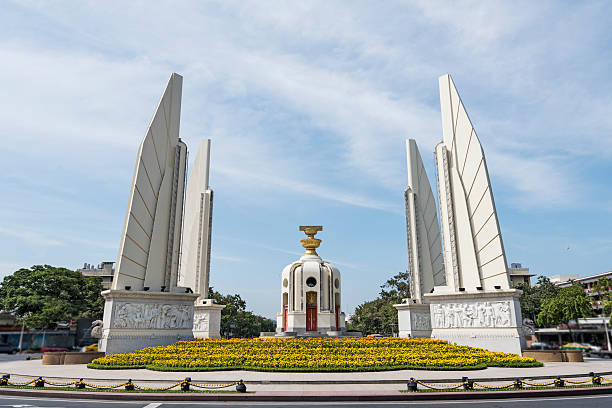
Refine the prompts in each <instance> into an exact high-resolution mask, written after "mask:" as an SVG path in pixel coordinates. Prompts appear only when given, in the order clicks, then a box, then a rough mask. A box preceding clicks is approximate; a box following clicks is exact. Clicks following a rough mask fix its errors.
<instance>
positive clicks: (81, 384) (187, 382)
mask: <svg viewBox="0 0 612 408" xmlns="http://www.w3.org/2000/svg"><path fill="white" fill-rule="evenodd" d="M10 378H11V376H10V374H4V375H3V376H2V378H0V386H7V385H13V386H20V387H27V386H31V385H32V384H33V387H35V388H44V387H45V385H49V386H52V387H74V388H76V389H80V390H84V389H87V388H93V389H97V390H112V389H117V388H122V387H123V388H124V389H125V390H126V391H134V390H140V391H160V392H163V391H169V390H172V389H174V388H177V387H178V388H180V390H181V391H184V392H188V391H195V390H193V389H192V388H191V387H193V388H199V389H202V390H218V389H222V388H228V387H231V386H234V385H235V386H236V391H237V392H246V385H245V384H244V382H243V381H242V380H240V381H232V382H229V383H210V384H208V383H198V382H193V381H192V380H191V377H187V378H185V379H184V380H183V381H179V382H177V383H174V384H171V385H169V386H166V387H159V388H154V387H145V386H142V385H138V384H135V383H134V382H132V380H131V379H129V380H127V381H126V382H123V383H120V384H92V383H88V382H85V381H84V380H83V379H82V378H80V379H78V380H74V381H67V382H55V381H50V380H47V379H45V378H43V377H38V378H35V379H33V380H30V381H25V382H15V381H10Z"/></svg>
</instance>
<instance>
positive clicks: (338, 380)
mask: <svg viewBox="0 0 612 408" xmlns="http://www.w3.org/2000/svg"><path fill="white" fill-rule="evenodd" d="M610 371H612V361H611V360H587V361H585V362H583V363H545V365H544V367H536V368H501V367H491V368H487V369H485V370H469V371H426V370H398V371H381V372H365V373H279V372H276V373H275V372H257V371H208V372H161V371H150V370H146V369H138V370H93V369H88V368H87V366H86V365H81V364H79V365H46V366H44V365H42V363H41V361H40V360H30V361H24V360H22V361H10V362H2V363H0V374H11V380H12V381H24V380H26V379H31V378H32V377H39V376H40V377H44V378H47V379H52V380H56V381H62V380H63V381H66V380H72V379H79V378H84V379H85V380H86V381H88V382H92V383H96V384H116V383H121V382H124V381H125V380H127V379H132V381H134V382H135V383H144V384H146V386H147V387H160V386H163V385H168V384H171V383H175V382H178V381H181V380H183V379H184V378H185V377H191V379H192V380H193V381H194V382H201V383H212V382H233V381H238V380H241V379H242V380H244V381H245V383H246V384H247V387H248V390H249V391H257V392H285V391H288V392H291V393H302V392H306V393H308V392H368V393H372V392H393V391H395V392H397V391H398V390H400V389H406V383H407V382H408V380H409V379H410V378H411V377H414V378H416V379H418V380H421V381H425V382H441V381H447V382H457V381H458V380H460V379H461V377H469V378H471V379H474V380H481V381H484V380H489V379H496V380H497V381H499V383H507V382H508V381H509V380H510V379H514V378H516V377H527V378H537V377H539V376H562V377H568V376H572V375H584V376H586V375H587V374H588V373H589V372H595V373H603V372H610ZM608 377H612V375H608ZM505 379H508V380H505ZM490 384H491V385H493V384H495V382H493V383H490Z"/></svg>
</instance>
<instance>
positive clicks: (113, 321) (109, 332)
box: [99, 290, 198, 355]
mask: <svg viewBox="0 0 612 408" xmlns="http://www.w3.org/2000/svg"><path fill="white" fill-rule="evenodd" d="M102 296H104V299H105V300H106V302H105V304H104V325H103V327H102V338H101V339H100V341H99V348H100V351H104V352H106V354H107V355H109V354H117V353H130V352H132V351H136V350H140V349H143V348H145V347H153V346H167V345H169V344H173V343H176V342H177V341H179V340H193V332H192V329H193V302H194V301H195V299H196V298H197V297H198V295H197V294H193V293H169V292H148V291H132V290H105V291H104V292H102Z"/></svg>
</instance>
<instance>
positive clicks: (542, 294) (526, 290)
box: [517, 276, 559, 323]
mask: <svg viewBox="0 0 612 408" xmlns="http://www.w3.org/2000/svg"><path fill="white" fill-rule="evenodd" d="M517 289H520V290H522V291H523V294H522V295H521V297H520V303H521V314H522V315H523V318H524V319H525V318H529V319H531V320H532V321H533V322H534V323H537V319H538V315H539V314H540V312H541V311H542V305H543V304H544V303H545V302H546V301H547V300H548V299H552V298H553V297H555V296H556V295H557V294H558V293H559V287H558V286H557V285H555V284H554V283H552V282H551V281H550V279H548V278H547V277H546V276H539V277H538V282H537V283H536V284H535V285H534V286H529V285H527V284H524V283H520V284H518V285H517Z"/></svg>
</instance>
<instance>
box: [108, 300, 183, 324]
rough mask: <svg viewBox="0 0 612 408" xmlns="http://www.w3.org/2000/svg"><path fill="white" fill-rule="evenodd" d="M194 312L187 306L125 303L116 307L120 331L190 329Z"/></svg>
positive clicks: (115, 320)
mask: <svg viewBox="0 0 612 408" xmlns="http://www.w3.org/2000/svg"><path fill="white" fill-rule="evenodd" d="M192 316H193V310H192V309H191V308H190V307H189V306H187V305H164V304H144V303H123V304H117V305H116V306H115V318H114V321H113V323H114V324H113V326H114V327H116V328H119V329H190V328H191V327H192Z"/></svg>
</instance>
